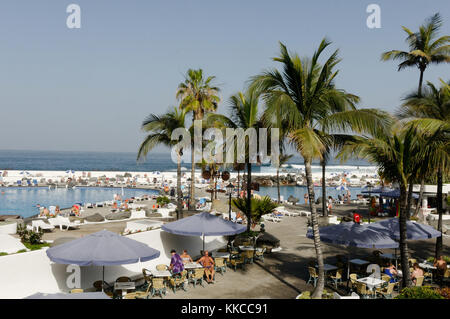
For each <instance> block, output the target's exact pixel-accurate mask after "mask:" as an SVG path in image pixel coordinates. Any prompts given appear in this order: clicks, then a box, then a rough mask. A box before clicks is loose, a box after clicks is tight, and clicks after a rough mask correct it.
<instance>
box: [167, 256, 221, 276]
mask: <svg viewBox="0 0 450 319" xmlns="http://www.w3.org/2000/svg"><path fill="white" fill-rule="evenodd" d="M170 253H171V254H172V257H171V259H170V266H169V270H170V271H172V274H173V275H174V276H176V275H178V274H180V273H181V272H182V271H183V270H184V265H186V264H188V263H192V262H194V261H193V260H192V258H191V256H190V255H189V254H188V252H187V250H186V249H185V250H183V253H182V254H181V255H179V254H177V251H176V250H175V249H172V250H171V251H170ZM197 263H199V264H200V265H202V267H203V268H204V269H205V275H206V282H208V284H212V283H214V273H215V272H214V259H213V258H212V257H211V255H210V254H209V251H207V250H205V251H204V252H203V255H202V257H201V258H200V259H199V260H197Z"/></svg>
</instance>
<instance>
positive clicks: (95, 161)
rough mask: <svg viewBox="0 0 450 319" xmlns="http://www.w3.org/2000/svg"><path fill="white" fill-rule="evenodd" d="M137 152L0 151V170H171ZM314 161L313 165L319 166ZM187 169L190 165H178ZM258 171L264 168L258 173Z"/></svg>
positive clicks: (160, 156) (296, 160)
mask: <svg viewBox="0 0 450 319" xmlns="http://www.w3.org/2000/svg"><path fill="white" fill-rule="evenodd" d="M136 154H137V152H111V151H52V150H50V151H40V150H4V149H2V150H0V170H36V171H64V170H75V171H133V172H151V171H174V170H176V163H175V162H173V161H172V159H171V155H170V152H169V151H157V152H156V151H154V152H151V153H149V154H148V156H147V158H146V160H145V161H143V162H137V161H136ZM288 164H289V165H292V164H293V165H302V164H303V159H302V158H301V157H300V156H299V155H297V154H295V155H294V156H293V157H292V158H291V159H290V160H289V161H288ZM319 164H320V163H319V161H314V162H313V165H314V166H317V165H319ZM339 166H352V167H353V166H354V167H355V168H357V167H359V166H363V167H367V166H373V164H370V163H368V162H367V161H363V160H355V159H351V160H348V161H347V162H345V163H341V162H340V161H339V160H336V159H334V158H331V159H330V161H329V163H328V164H327V167H339ZM182 167H185V168H190V167H191V164H190V163H182ZM254 168H255V171H261V172H263V171H264V170H266V169H268V168H273V167H272V166H271V165H263V166H258V165H254ZM261 168H265V169H263V170H261Z"/></svg>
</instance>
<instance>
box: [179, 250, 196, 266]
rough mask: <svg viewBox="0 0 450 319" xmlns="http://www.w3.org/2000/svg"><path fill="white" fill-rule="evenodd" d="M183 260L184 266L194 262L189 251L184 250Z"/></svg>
mask: <svg viewBox="0 0 450 319" xmlns="http://www.w3.org/2000/svg"><path fill="white" fill-rule="evenodd" d="M180 257H181V260H182V261H183V264H185V265H186V264H188V263H192V262H194V261H193V260H192V258H191V256H189V254H188V253H187V250H186V249H185V250H183V253H182V254H181V255H180Z"/></svg>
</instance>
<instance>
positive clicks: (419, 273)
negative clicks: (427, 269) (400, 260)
mask: <svg viewBox="0 0 450 319" xmlns="http://www.w3.org/2000/svg"><path fill="white" fill-rule="evenodd" d="M413 268H414V269H413V271H412V273H411V280H412V281H413V282H414V284H416V281H417V277H420V276H423V270H422V268H420V267H419V264H418V263H414V265H413Z"/></svg>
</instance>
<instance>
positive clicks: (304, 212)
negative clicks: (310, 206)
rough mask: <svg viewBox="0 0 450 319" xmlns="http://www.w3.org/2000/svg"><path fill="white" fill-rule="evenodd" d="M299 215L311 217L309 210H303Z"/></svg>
mask: <svg viewBox="0 0 450 319" xmlns="http://www.w3.org/2000/svg"><path fill="white" fill-rule="evenodd" d="M299 213H300V215H302V216H307V217H308V216H311V212H308V211H307V210H301V211H300V212H299Z"/></svg>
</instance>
